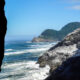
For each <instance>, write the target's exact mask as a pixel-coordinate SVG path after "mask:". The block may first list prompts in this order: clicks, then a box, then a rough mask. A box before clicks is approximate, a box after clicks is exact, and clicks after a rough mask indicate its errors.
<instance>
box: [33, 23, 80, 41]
mask: <svg viewBox="0 0 80 80" xmlns="http://www.w3.org/2000/svg"><path fill="white" fill-rule="evenodd" d="M77 28H80V22H72V23H69V24H67V25H65V26H64V27H63V28H62V29H61V30H59V31H57V30H53V29H46V30H45V31H43V32H42V33H41V35H40V36H39V37H37V38H34V39H33V40H32V42H51V41H61V40H63V39H64V37H65V36H66V35H67V34H69V33H71V32H73V31H74V30H75V29H77Z"/></svg>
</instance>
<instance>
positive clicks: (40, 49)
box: [5, 44, 53, 55]
mask: <svg viewBox="0 0 80 80" xmlns="http://www.w3.org/2000/svg"><path fill="white" fill-rule="evenodd" d="M52 45H53V44H47V45H39V44H38V45H31V46H30V47H33V48H34V49H28V50H27V49H26V50H19V51H16V52H9V53H7V52H5V55H17V54H23V53H37V52H43V51H46V50H48V49H49V48H50V47H52ZM11 50H12V49H7V50H6V51H11Z"/></svg>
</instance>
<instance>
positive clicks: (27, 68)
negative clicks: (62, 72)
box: [0, 61, 50, 80]
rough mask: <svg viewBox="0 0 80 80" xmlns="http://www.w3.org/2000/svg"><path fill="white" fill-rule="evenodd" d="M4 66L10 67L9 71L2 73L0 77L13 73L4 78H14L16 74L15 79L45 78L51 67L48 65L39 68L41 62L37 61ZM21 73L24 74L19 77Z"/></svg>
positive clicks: (11, 79)
mask: <svg viewBox="0 0 80 80" xmlns="http://www.w3.org/2000/svg"><path fill="white" fill-rule="evenodd" d="M2 67H3V68H4V69H7V68H8V71H6V72H5V73H1V74H0V77H5V76H9V75H12V77H7V78H6V79H3V80H7V79H8V80H13V79H14V78H15V75H16V78H15V80H43V79H45V78H46V77H47V76H48V75H47V73H48V72H49V69H50V68H49V66H46V67H45V68H39V64H36V61H28V62H25V61H23V62H17V63H16V62H15V63H10V64H4V65H3V66H2ZM20 74H22V76H21V78H18V77H19V76H17V75H20ZM23 74H24V75H23Z"/></svg>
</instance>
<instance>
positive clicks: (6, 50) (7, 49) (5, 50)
mask: <svg viewBox="0 0 80 80" xmlns="http://www.w3.org/2000/svg"><path fill="white" fill-rule="evenodd" d="M12 50H13V49H6V50H5V51H12Z"/></svg>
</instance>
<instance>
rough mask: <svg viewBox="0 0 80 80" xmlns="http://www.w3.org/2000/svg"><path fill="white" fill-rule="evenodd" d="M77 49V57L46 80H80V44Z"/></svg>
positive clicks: (73, 57) (74, 56)
mask: <svg viewBox="0 0 80 80" xmlns="http://www.w3.org/2000/svg"><path fill="white" fill-rule="evenodd" d="M77 48H78V50H77V51H76V52H75V55H73V56H72V57H70V58H69V59H67V60H66V61H64V62H63V63H62V65H61V66H60V67H58V68H57V69H56V70H54V71H53V72H52V73H51V75H50V76H49V77H48V78H46V79H45V80H80V43H78V44H77Z"/></svg>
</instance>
